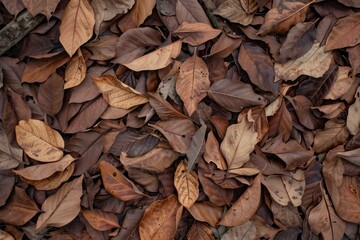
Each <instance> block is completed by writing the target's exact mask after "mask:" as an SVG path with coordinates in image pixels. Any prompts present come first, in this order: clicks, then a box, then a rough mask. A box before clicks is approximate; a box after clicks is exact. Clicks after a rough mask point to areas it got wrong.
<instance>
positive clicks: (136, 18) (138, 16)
mask: <svg viewBox="0 0 360 240" xmlns="http://www.w3.org/2000/svg"><path fill="white" fill-rule="evenodd" d="M155 4H156V0H149V1H146V2H144V1H141V0H135V4H134V6H133V7H132V8H131V10H130V11H129V12H128V13H127V14H125V15H124V16H123V17H122V18H121V19H120V21H119V22H118V26H119V28H120V29H121V31H122V32H126V31H128V30H130V29H132V28H137V27H139V26H140V25H141V24H142V23H143V22H144V21H145V19H146V18H147V17H148V16H150V15H151V13H152V10H153V8H154V7H155Z"/></svg>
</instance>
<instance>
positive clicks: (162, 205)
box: [139, 195, 183, 240]
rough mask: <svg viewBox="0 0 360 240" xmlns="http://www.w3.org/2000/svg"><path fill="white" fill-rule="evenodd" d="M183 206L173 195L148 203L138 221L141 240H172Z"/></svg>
mask: <svg viewBox="0 0 360 240" xmlns="http://www.w3.org/2000/svg"><path fill="white" fill-rule="evenodd" d="M182 210H183V206H181V204H180V203H179V202H178V200H177V197H176V196H175V195H171V196H169V197H168V198H165V199H164V200H158V201H155V202H153V203H152V204H150V206H148V208H147V209H146V210H145V213H144V216H143V217H142V219H141V221H140V226H139V232H140V238H141V239H142V240H153V239H161V240H172V239H173V238H174V236H175V233H176V229H177V226H178V223H179V220H180V217H181V214H182Z"/></svg>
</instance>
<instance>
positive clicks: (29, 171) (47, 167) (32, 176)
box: [13, 154, 76, 180]
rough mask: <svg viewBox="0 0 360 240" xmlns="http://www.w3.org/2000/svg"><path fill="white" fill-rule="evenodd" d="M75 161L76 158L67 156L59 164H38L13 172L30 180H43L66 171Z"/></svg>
mask: <svg viewBox="0 0 360 240" xmlns="http://www.w3.org/2000/svg"><path fill="white" fill-rule="evenodd" d="M75 160H76V158H74V157H72V156H71V155H70V154H67V155H65V156H64V157H63V158H61V159H60V160H59V161H57V162H52V163H46V164H38V165H35V166H31V167H26V168H22V169H19V170H13V172H14V173H16V174H17V175H20V176H21V177H23V178H26V179H28V180H42V179H45V178H48V177H50V176H51V175H53V174H54V173H56V172H62V171H64V170H65V168H67V167H68V166H69V165H70V164H71V163H72V162H73V161H75Z"/></svg>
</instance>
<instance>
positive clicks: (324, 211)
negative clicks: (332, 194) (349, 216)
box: [308, 190, 346, 240]
mask: <svg viewBox="0 0 360 240" xmlns="http://www.w3.org/2000/svg"><path fill="white" fill-rule="evenodd" d="M308 223H309V226H310V229H311V231H312V232H314V233H315V234H316V235H318V234H320V233H321V236H322V237H323V238H324V239H334V240H335V239H342V237H343V235H344V232H345V227H346V224H345V222H344V221H343V220H342V219H341V218H339V217H338V216H337V215H336V213H335V211H334V208H333V206H332V204H331V202H330V200H329V197H328V196H327V195H326V193H325V191H324V190H323V198H322V200H321V202H320V203H319V204H318V205H317V206H316V207H314V208H313V209H312V210H311V211H310V214H309V219H308Z"/></svg>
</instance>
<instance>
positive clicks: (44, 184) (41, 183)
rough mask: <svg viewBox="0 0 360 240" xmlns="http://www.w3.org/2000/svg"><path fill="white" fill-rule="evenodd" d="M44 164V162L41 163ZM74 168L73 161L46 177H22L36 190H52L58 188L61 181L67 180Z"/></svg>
mask: <svg viewBox="0 0 360 240" xmlns="http://www.w3.org/2000/svg"><path fill="white" fill-rule="evenodd" d="M43 165H46V164H43ZM74 169H75V163H71V164H70V165H69V166H67V168H65V170H64V171H61V172H55V173H54V174H53V175H51V176H50V177H48V178H45V179H42V180H28V179H25V178H22V180H23V181H24V182H26V183H27V184H30V185H33V186H34V187H35V188H36V189H37V190H52V189H55V188H58V187H59V186H60V185H61V184H62V183H63V182H66V181H67V180H69V178H70V177H71V176H72V174H73V172H74Z"/></svg>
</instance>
